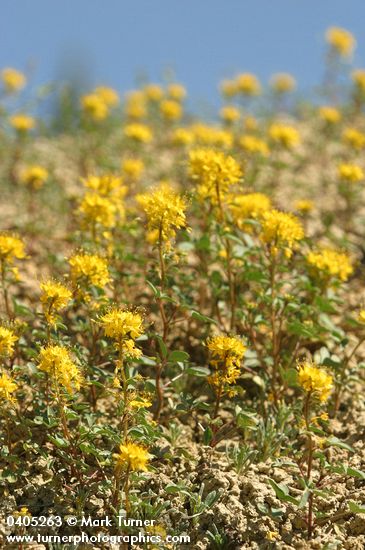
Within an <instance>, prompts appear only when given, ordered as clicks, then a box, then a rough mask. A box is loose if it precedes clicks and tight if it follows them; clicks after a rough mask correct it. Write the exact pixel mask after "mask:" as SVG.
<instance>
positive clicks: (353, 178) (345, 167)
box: [338, 164, 364, 183]
mask: <svg viewBox="0 0 365 550" xmlns="http://www.w3.org/2000/svg"><path fill="white" fill-rule="evenodd" d="M338 175H339V177H340V179H341V180H343V181H347V182H349V183H358V182H359V181H361V180H363V179H364V171H363V169H362V168H361V166H358V165H357V164H340V165H339V167H338Z"/></svg>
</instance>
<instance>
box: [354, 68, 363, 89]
mask: <svg viewBox="0 0 365 550" xmlns="http://www.w3.org/2000/svg"><path fill="white" fill-rule="evenodd" d="M351 77H352V80H353V82H354V84H355V86H356V87H357V88H358V89H359V90H360V92H365V69H356V70H355V71H352V73H351Z"/></svg>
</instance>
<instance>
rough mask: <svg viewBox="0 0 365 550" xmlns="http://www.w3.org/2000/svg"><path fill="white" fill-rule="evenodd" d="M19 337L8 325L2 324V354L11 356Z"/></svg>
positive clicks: (0, 340)
mask: <svg viewBox="0 0 365 550" xmlns="http://www.w3.org/2000/svg"><path fill="white" fill-rule="evenodd" d="M17 340H18V337H17V336H16V334H14V332H13V331H12V330H11V329H10V328H7V327H4V326H1V325H0V356H1V357H10V356H11V355H13V353H14V345H15V342H17Z"/></svg>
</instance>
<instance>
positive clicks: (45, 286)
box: [40, 280, 72, 324]
mask: <svg viewBox="0 0 365 550" xmlns="http://www.w3.org/2000/svg"><path fill="white" fill-rule="evenodd" d="M40 288H41V303H42V306H43V312H44V316H45V318H46V319H47V321H48V323H50V324H54V323H55V321H56V317H55V313H56V312H57V311H60V310H61V309H63V308H65V307H66V306H67V304H68V303H69V301H70V300H71V298H72V292H71V291H70V290H69V289H68V288H67V287H66V286H64V285H63V284H61V283H58V282H56V281H51V280H48V281H44V282H43V283H41V284H40Z"/></svg>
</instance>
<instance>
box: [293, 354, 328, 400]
mask: <svg viewBox="0 0 365 550" xmlns="http://www.w3.org/2000/svg"><path fill="white" fill-rule="evenodd" d="M298 381H299V384H300V385H301V386H302V388H303V389H304V390H305V391H306V392H307V393H310V394H313V395H314V396H315V397H318V399H319V400H320V401H321V402H325V401H327V400H328V398H329V395H330V393H331V390H332V386H333V378H332V376H331V375H330V374H328V373H327V372H326V371H325V370H324V369H321V368H319V367H318V366H317V365H316V364H315V363H313V362H312V361H303V362H301V363H299V365H298Z"/></svg>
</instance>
